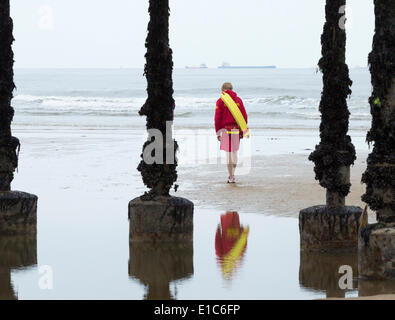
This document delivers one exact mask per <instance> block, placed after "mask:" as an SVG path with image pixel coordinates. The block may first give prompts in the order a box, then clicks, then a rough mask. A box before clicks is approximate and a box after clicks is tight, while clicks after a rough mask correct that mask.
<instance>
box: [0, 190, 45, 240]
mask: <svg viewBox="0 0 395 320" xmlns="http://www.w3.org/2000/svg"><path fill="white" fill-rule="evenodd" d="M36 225H37V196H35V195H33V194H29V193H26V192H21V191H5V192H0V235H18V234H29V233H35V232H36V229H37V227H36Z"/></svg>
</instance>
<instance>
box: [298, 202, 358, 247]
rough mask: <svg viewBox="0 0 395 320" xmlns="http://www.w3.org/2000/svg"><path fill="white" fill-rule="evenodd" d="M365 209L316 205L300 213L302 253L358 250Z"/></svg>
mask: <svg viewBox="0 0 395 320" xmlns="http://www.w3.org/2000/svg"><path fill="white" fill-rule="evenodd" d="M361 215H362V209H361V208H359V207H354V206H345V207H337V208H329V207H327V206H314V207H310V208H306V209H303V210H301V211H300V213H299V232H300V248H301V250H302V251H304V250H306V251H334V252H342V251H345V252H348V251H353V250H356V248H357V247H358V230H359V226H360V218H361Z"/></svg>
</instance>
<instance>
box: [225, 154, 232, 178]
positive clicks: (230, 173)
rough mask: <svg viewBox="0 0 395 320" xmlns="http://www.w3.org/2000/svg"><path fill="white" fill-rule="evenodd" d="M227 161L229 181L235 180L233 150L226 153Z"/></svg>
mask: <svg viewBox="0 0 395 320" xmlns="http://www.w3.org/2000/svg"><path fill="white" fill-rule="evenodd" d="M226 163H227V166H228V173H229V180H228V181H230V182H231V181H233V179H234V177H233V162H232V152H227V153H226Z"/></svg>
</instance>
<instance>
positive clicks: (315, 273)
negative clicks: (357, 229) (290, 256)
mask: <svg viewBox="0 0 395 320" xmlns="http://www.w3.org/2000/svg"><path fill="white" fill-rule="evenodd" d="M343 265H347V266H350V267H351V268H352V271H353V288H354V289H356V288H357V286H358V283H357V280H356V279H357V277H358V257H357V253H356V252H355V253H342V254H331V253H321V252H304V251H301V252H300V268H299V283H300V285H301V286H303V287H306V288H309V289H313V290H319V291H325V292H326V297H327V298H343V297H345V294H346V292H347V290H344V289H341V288H340V287H339V280H340V277H342V275H343V274H341V273H339V268H340V267H341V266H343Z"/></svg>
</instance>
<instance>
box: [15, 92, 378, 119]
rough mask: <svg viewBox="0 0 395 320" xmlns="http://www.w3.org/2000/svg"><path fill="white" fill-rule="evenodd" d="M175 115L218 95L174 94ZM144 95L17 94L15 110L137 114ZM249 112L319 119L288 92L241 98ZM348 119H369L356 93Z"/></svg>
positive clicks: (315, 102)
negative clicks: (287, 93)
mask: <svg viewBox="0 0 395 320" xmlns="http://www.w3.org/2000/svg"><path fill="white" fill-rule="evenodd" d="M174 99H175V102H176V110H175V115H176V116H177V117H181V118H188V117H191V118H192V117H194V116H199V117H205V116H208V115H210V117H211V115H213V113H214V111H215V104H216V101H217V99H218V97H214V96H213V97H191V96H175V97H174ZM145 100H146V98H145V97H135V98H123V97H92V96H39V95H23V94H21V95H17V96H15V98H14V100H13V101H14V104H15V109H16V112H20V113H25V114H28V115H46V116H57V115H65V116H72V115H89V116H132V117H133V116H138V111H139V110H140V108H141V106H142V105H143V104H144V103H145ZM243 101H244V104H245V106H246V109H247V112H248V114H249V115H251V116H254V117H273V118H281V117H287V118H298V119H319V118H320V114H319V112H318V106H319V102H320V101H319V99H317V98H306V97H298V96H292V95H282V96H266V97H256V98H246V99H243ZM349 107H350V111H351V119H357V120H367V119H370V111H369V106H368V104H367V103H366V101H365V100H364V99H362V98H361V97H358V98H357V99H354V100H351V101H350V102H349Z"/></svg>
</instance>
